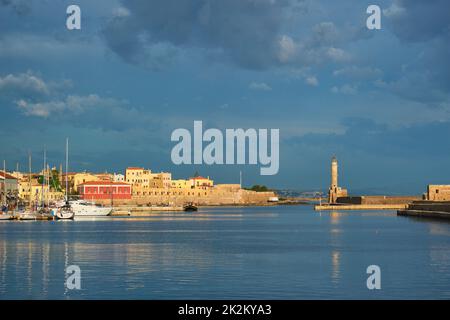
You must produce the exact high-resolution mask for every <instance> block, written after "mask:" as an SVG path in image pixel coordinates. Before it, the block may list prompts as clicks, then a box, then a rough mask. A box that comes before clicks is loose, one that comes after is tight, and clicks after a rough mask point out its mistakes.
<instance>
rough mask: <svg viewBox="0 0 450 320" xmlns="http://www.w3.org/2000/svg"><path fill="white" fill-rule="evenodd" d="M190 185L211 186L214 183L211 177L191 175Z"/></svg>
mask: <svg viewBox="0 0 450 320" xmlns="http://www.w3.org/2000/svg"><path fill="white" fill-rule="evenodd" d="M189 181H190V183H191V186H192V187H193V188H202V189H205V188H211V187H212V186H213V185H214V181H212V180H211V179H209V177H208V178H204V177H200V176H198V177H193V178H190V179H189Z"/></svg>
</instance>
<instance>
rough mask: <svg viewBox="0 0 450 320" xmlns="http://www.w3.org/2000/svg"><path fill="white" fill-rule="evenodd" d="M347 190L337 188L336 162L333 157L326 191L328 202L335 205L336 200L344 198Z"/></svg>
mask: <svg viewBox="0 0 450 320" xmlns="http://www.w3.org/2000/svg"><path fill="white" fill-rule="evenodd" d="M346 196H347V190H346V189H342V188H340V187H339V186H338V161H337V159H336V157H335V156H333V158H331V184H330V189H329V190H328V202H329V203H336V202H337V198H339V197H346Z"/></svg>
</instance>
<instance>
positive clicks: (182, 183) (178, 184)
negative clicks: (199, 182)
mask: <svg viewBox="0 0 450 320" xmlns="http://www.w3.org/2000/svg"><path fill="white" fill-rule="evenodd" d="M191 186H192V182H191V181H190V180H185V179H177V180H172V181H171V184H170V187H171V188H176V189H191Z"/></svg>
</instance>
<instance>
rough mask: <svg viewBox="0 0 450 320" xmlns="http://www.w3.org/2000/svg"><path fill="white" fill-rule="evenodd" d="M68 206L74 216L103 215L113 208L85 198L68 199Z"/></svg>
mask: <svg viewBox="0 0 450 320" xmlns="http://www.w3.org/2000/svg"><path fill="white" fill-rule="evenodd" d="M70 206H71V208H72V210H73V211H74V213H75V217H105V216H107V215H109V214H110V213H111V212H112V210H113V208H111V207H103V206H100V205H96V204H95V203H92V202H89V201H85V200H75V201H70Z"/></svg>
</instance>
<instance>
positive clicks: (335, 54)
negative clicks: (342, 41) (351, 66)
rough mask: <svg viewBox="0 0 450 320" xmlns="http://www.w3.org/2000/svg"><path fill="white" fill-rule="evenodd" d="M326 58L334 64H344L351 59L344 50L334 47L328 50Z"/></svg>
mask: <svg viewBox="0 0 450 320" xmlns="http://www.w3.org/2000/svg"><path fill="white" fill-rule="evenodd" d="M327 56H328V57H329V58H330V59H332V60H334V61H335V62H346V61H349V60H350V58H351V56H350V54H349V53H347V52H345V50H343V49H340V48H334V47H331V48H328V50H327Z"/></svg>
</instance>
